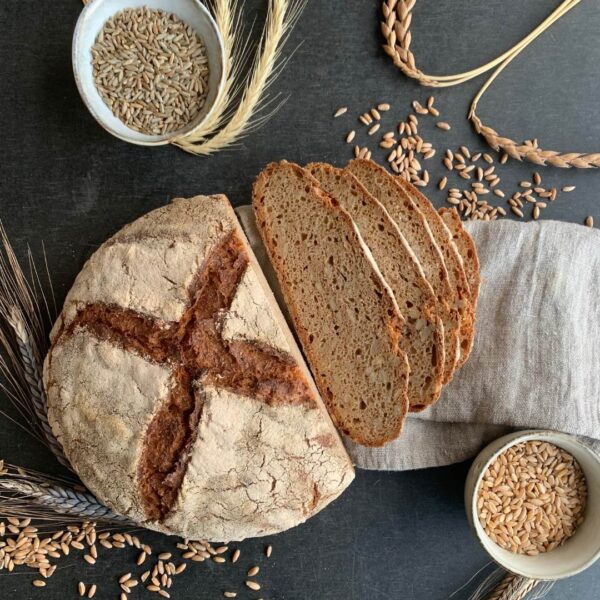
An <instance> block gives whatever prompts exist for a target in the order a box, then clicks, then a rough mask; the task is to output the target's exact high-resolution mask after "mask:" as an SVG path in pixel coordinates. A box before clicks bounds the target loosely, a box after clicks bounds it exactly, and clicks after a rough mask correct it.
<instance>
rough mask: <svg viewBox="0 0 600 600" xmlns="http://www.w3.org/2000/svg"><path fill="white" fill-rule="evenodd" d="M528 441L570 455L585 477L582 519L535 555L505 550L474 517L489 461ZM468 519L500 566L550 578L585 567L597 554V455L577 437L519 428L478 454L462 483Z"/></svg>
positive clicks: (599, 493) (599, 471)
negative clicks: (555, 543) (563, 538)
mask: <svg viewBox="0 0 600 600" xmlns="http://www.w3.org/2000/svg"><path fill="white" fill-rule="evenodd" d="M528 440H542V441H544V442H549V443H551V444H554V445H555V446H558V447H560V448H563V449H564V450H566V451H567V452H569V453H570V454H572V455H573V456H574V457H575V458H576V459H577V461H578V462H579V465H580V466H581V469H582V470H583V473H584V475H585V477H586V479H587V485H588V500H587V508H586V513H585V520H584V522H583V523H582V524H581V525H580V526H579V527H578V528H577V530H576V531H575V533H574V534H573V536H572V537H571V538H569V539H568V540H567V541H566V542H565V543H564V544H563V545H562V546H560V547H559V548H557V549H556V550H552V551H550V552H546V553H544V554H539V555H537V556H522V555H520V554H515V553H513V552H509V551H508V550H504V549H503V548H501V547H500V546H498V545H497V544H495V543H494V542H493V541H492V540H491V539H490V538H489V537H488V536H487V534H486V533H485V531H484V529H483V527H482V526H481V524H480V522H479V519H478V518H477V490H478V489H479V484H480V483H481V480H482V478H483V475H484V473H485V471H486V470H487V468H488V467H489V466H490V464H491V463H492V462H493V461H494V460H495V459H496V458H497V457H498V456H499V455H500V454H502V452H504V451H505V450H506V449H507V448H509V447H511V446H514V445H516V444H520V443H521V442H526V441H528ZM465 507H466V510H467V518H468V520H469V524H470V525H471V528H472V529H473V531H474V533H475V535H476V536H477V539H478V540H479V542H480V543H481V545H482V546H483V547H484V549H485V550H486V552H487V553H488V554H489V555H490V556H491V557H492V558H493V559H494V560H495V561H496V562H497V563H498V564H500V565H501V566H502V567H504V568H505V569H507V570H508V571H511V572H512V573H515V574H517V575H521V576H523V577H528V578H530V579H542V580H553V579H562V578H564V577H570V576H571V575H575V574H576V573H579V572H581V571H583V570H584V569H587V567H589V566H590V565H591V564H592V563H594V562H595V561H596V560H597V559H598V558H599V557H600V458H599V457H598V456H597V455H596V454H595V453H594V452H592V451H591V450H590V449H589V448H588V447H587V446H585V445H583V444H582V443H581V442H580V441H579V440H578V439H577V438H575V437H573V436H570V435H567V434H564V433H558V432H555V431H535V430H531V431H518V432H515V433H511V434H508V435H505V436H504V437H501V438H499V439H497V440H496V441H495V442H492V443H491V444H490V445H489V446H487V447H486V448H484V449H483V450H482V451H481V452H480V454H479V455H478V456H477V458H476V459H475V461H474V462H473V464H472V465H471V469H470V470H469V474H468V475H467V482H466V485H465Z"/></svg>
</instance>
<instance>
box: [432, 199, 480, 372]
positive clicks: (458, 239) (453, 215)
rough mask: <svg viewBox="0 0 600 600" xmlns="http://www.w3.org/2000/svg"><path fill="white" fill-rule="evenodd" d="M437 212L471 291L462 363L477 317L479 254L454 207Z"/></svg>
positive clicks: (466, 356) (471, 338)
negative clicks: (470, 322) (470, 321)
mask: <svg viewBox="0 0 600 600" xmlns="http://www.w3.org/2000/svg"><path fill="white" fill-rule="evenodd" d="M439 213H440V215H441V217H442V219H443V221H444V223H445V224H446V226H447V227H448V229H450V232H451V233H452V239H453V240H454V243H455V244H456V247H457V249H458V252H459V253H460V255H461V257H462V261H463V268H464V270H465V275H466V276H467V281H468V282H469V289H470V291H471V305H472V307H473V335H471V337H470V339H468V340H467V343H466V344H465V347H464V348H463V349H461V361H460V363H459V364H461V365H462V364H464V362H465V360H467V358H468V357H469V354H470V353H471V350H472V349H473V342H474V340H475V335H474V332H475V321H476V319H477V300H478V298H479V288H480V286H481V277H480V273H479V256H478V255H477V248H476V247H475V242H474V241H473V238H472V237H471V236H470V235H469V233H468V232H467V230H466V229H465V228H464V227H463V224H462V221H461V219H460V216H459V214H458V211H457V210H456V209H455V208H440V210H439Z"/></svg>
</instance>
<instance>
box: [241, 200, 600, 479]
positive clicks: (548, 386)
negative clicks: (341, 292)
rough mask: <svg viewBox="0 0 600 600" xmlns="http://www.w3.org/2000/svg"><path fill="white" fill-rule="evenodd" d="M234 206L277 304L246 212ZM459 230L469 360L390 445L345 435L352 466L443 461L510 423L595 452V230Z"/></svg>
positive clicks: (598, 247) (598, 340) (477, 226)
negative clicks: (466, 264) (469, 269)
mask: <svg viewBox="0 0 600 600" xmlns="http://www.w3.org/2000/svg"><path fill="white" fill-rule="evenodd" d="M237 210H238V216H239V218H240V221H241V222H242V225H243V227H244V229H245V231H246V233H247V235H248V238H249V240H250V243H251V245H252V247H253V248H254V250H255V252H256V254H257V257H258V259H259V261H260V262H261V264H262V266H263V269H264V270H265V273H266V275H267V277H268V279H269V282H270V283H271V285H272V286H273V288H274V289H275V290H277V293H276V295H277V297H278V300H279V302H280V305H281V306H284V305H283V303H282V302H281V296H280V295H278V294H279V292H278V288H277V284H276V280H275V278H274V274H273V271H272V269H271V267H270V265H269V263H268V260H267V257H266V252H265V250H264V247H262V243H261V240H260V236H259V235H258V232H257V230H256V226H255V224H254V221H253V215H252V211H251V209H250V207H241V208H239V209H237ZM465 226H466V227H467V229H468V231H469V233H470V234H471V235H472V236H473V239H474V240H475V245H476V246H477V251H478V254H479V260H480V263H481V292H480V297H479V303H478V306H477V324H476V336H475V344H474V347H473V351H472V353H471V356H470V358H469V360H468V361H467V363H466V364H465V366H464V367H463V368H462V369H461V370H460V371H458V372H457V373H455V375H454V379H453V381H452V382H451V383H450V384H449V385H448V386H446V387H445V388H444V391H443V392H442V396H441V398H440V400H439V402H438V403H437V404H436V405H435V406H433V407H431V408H429V409H427V410H425V411H423V412H422V413H418V414H416V415H411V416H410V417H409V418H408V419H407V421H406V423H405V427H404V430H403V433H402V435H401V436H400V437H399V438H398V439H397V440H396V441H394V442H391V443H389V444H387V445H386V446H384V447H382V448H365V447H363V446H359V445H358V444H355V443H353V442H352V441H351V440H345V442H346V447H347V448H348V452H349V453H350V455H351V456H352V458H353V459H354V461H355V462H356V465H357V466H358V467H362V468H366V469H380V470H394V471H397V470H405V469H418V468H424V467H432V466H442V465H448V464H451V463H455V462H459V461H462V460H466V459H467V458H470V457H472V456H473V455H475V454H476V453H477V452H478V451H479V449H480V448H481V447H482V446H483V445H484V444H485V443H487V442H488V441H491V440H492V439H495V438H497V437H499V436H500V435H502V434H503V433H506V432H507V431H510V430H511V429H514V428H534V429H555V430H560V431H564V432H566V433H571V434H575V435H578V436H582V437H585V438H587V440H586V441H587V442H588V443H589V445H590V446H591V447H592V448H593V449H595V450H596V451H598V452H600V369H599V368H598V367H599V365H598V363H596V360H598V359H600V302H599V299H600V231H598V230H595V229H590V228H588V227H583V226H580V225H574V224H571V223H560V222H557V221H540V222H531V223H518V222H515V221H509V220H502V221H495V222H469V223H465Z"/></svg>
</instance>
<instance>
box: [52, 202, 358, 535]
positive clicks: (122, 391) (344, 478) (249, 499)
mask: <svg viewBox="0 0 600 600" xmlns="http://www.w3.org/2000/svg"><path fill="white" fill-rule="evenodd" d="M228 240H229V241H232V240H233V243H229V242H228ZM228 243H229V245H228ZM228 248H229V251H230V254H231V252H232V249H234V250H235V251H236V252H241V254H240V257H241V258H243V259H244V260H243V261H241V262H239V261H237V262H236V260H237V259H236V255H235V253H234V255H233V256H232V257H230V261H231V264H234V263H235V264H237V265H238V267H237V268H238V271H239V279H237V280H236V282H235V284H232V283H231V282H229V285H230V288H231V289H230V291H231V292H232V293H231V302H230V304H229V305H228V308H227V309H226V310H223V311H221V312H219V313H218V317H217V318H216V319H215V320H214V322H215V331H216V334H215V335H218V337H220V339H221V340H223V344H224V346H223V347H227V348H229V350H228V352H230V355H229V360H230V361H231V360H232V358H231V356H234V357H236V360H237V359H239V360H242V362H241V363H240V364H241V374H242V375H243V381H242V382H241V383H239V382H229V381H227V377H231V374H228V373H227V372H225V373H224V375H223V381H224V382H225V383H222V382H221V378H220V375H219V373H218V372H214V369H213V370H210V369H209V370H208V371H207V372H206V374H205V373H204V371H198V372H196V373H195V375H194V378H193V381H191V382H190V392H189V395H187V396H186V395H184V399H185V400H186V401H187V402H191V403H192V405H193V404H194V402H195V403H196V404H195V406H196V409H199V410H197V411H196V412H195V413H192V412H190V413H189V415H193V414H197V415H198V420H197V425H196V426H195V428H192V429H191V431H189V432H187V434H186V435H188V437H189V441H188V442H186V444H184V445H182V446H181V448H182V449H181V452H180V456H179V458H178V461H179V462H177V463H176V464H178V465H179V466H180V467H182V468H181V470H180V471H179V472H180V473H181V483H180V485H179V487H178V488H177V489H176V494H175V496H174V497H173V498H174V500H173V502H172V503H171V504H169V506H168V510H166V511H165V514H161V516H160V518H158V517H156V516H153V517H150V516H149V514H150V513H149V512H148V502H149V500H148V493H147V490H146V488H145V487H144V484H145V481H144V478H143V477H142V476H141V473H143V472H144V471H142V470H141V469H142V468H148V465H150V466H151V467H152V465H154V464H155V463H153V462H152V460H149V459H148V452H149V450H148V443H149V442H148V440H150V441H152V440H154V439H155V438H153V437H152V436H153V435H154V436H156V435H157V434H156V428H157V427H158V428H159V429H160V425H161V419H162V418H163V417H162V415H163V412H164V410H165V407H166V405H167V403H172V402H173V401H174V400H173V398H175V399H177V394H179V393H180V391H181V390H179V388H177V386H180V387H182V386H183V384H184V383H185V382H186V381H187V379H186V378H185V377H183V378H182V376H181V369H182V368H183V367H182V366H181V365H184V366H185V365H188V363H189V362H190V358H189V357H188V359H187V360H188V362H187V363H185V362H184V363H181V364H180V363H177V361H175V363H171V362H170V358H169V356H166V358H165V357H164V356H163V354H165V348H164V347H163V346H164V345H165V343H166V342H165V341H164V340H165V339H166V340H170V339H172V338H173V336H174V335H175V334H176V333H177V331H178V329H177V327H178V326H180V324H181V323H182V322H184V321H185V319H188V318H190V314H191V316H192V318H194V315H195V314H196V313H194V312H192V313H190V311H191V310H192V308H193V306H195V305H192V300H191V298H199V297H201V296H198V294H199V293H201V291H202V290H200V292H198V290H197V289H196V287H195V286H199V287H200V288H202V286H204V287H206V288H210V286H225V284H226V283H227V280H226V278H225V279H223V281H221V280H219V279H218V275H219V273H220V272H221V271H222V269H219V268H218V267H219V264H220V263H219V262H218V260H221V259H222V260H223V261H224V260H225V258H227V249H228ZM219 252H221V253H222V254H223V257H221V255H220V254H219ZM215 256H216V257H217V259H218V260H217V259H215ZM211 260H217V262H216V263H215V266H214V269H213V271H212V272H213V276H210V277H213V279H214V277H217V279H214V281H216V283H213V279H211V278H210V277H209V276H207V277H208V279H206V281H208V284H207V283H206V281H204V280H202V279H200V280H199V279H198V277H199V275H198V274H199V273H200V274H202V273H203V272H204V271H203V269H204V270H206V269H208V268H209V267H207V265H209V266H210V264H211V262H210V261H211ZM223 264H224V265H225V264H226V263H225V262H223ZM223 268H225V267H223ZM207 272H210V271H207ZM214 274H216V275H214ZM203 281H204V283H202V282H203ZM198 282H199V283H198ZM232 286H233V287H232ZM211 289H212V288H211ZM224 289H225V287H223V289H221V288H218V291H217V292H215V294H216V297H220V295H222V293H225V292H223V290H224ZM201 304H202V303H201ZM202 308H203V307H202V306H200V309H202ZM194 310H196V309H194ZM198 314H199V313H198ZM115 315H116V316H115ZM198 318H199V317H198ZM111 319H112V320H111ZM118 327H121V328H123V329H124V331H125V330H127V331H128V329H127V328H131V331H132V332H135V335H133V334H132V337H134V338H135V337H136V335H137V336H138V337H139V340H138V341H137V342H136V343H138V345H137V346H136V345H135V344H133V343H130V342H129V341H127V340H126V339H125V338H123V335H122V332H120V331H117V330H118ZM113 330H114V331H113ZM194 331H195V330H193V329H192V334H193V332H194ZM106 332H108V333H109V334H110V335H108V334H107V333H106ZM140 332H150V333H147V334H146V333H144V335H145V337H144V335H142V334H141V333H140ZM193 335H195V334H193ZM193 335H192V337H193ZM161 336H162V337H161ZM169 336H171V337H169ZM122 338H123V340H125V341H122ZM136 339H137V338H136ZM161 340H162V341H161ZM52 342H53V344H52V347H51V350H50V352H49V354H48V356H47V357H46V361H45V364H44V382H45V386H46V390H47V394H48V405H49V418H50V424H51V426H52V429H53V431H54V433H55V434H56V436H57V437H58V439H59V440H60V442H61V443H62V444H63V447H64V450H65V454H66V455H67V457H68V458H69V460H70V462H71V463H72V465H73V467H74V468H75V470H76V471H77V473H78V474H79V476H80V477H81V479H82V481H83V482H84V484H85V485H86V486H87V487H88V488H89V489H90V490H91V491H92V492H93V493H94V494H95V495H96V496H97V497H98V498H99V499H100V500H101V501H103V502H104V503H105V504H107V505H108V506H110V507H111V508H113V509H114V510H116V511H117V512H119V513H121V514H124V515H127V516H129V517H130V518H131V519H133V520H134V521H136V522H139V523H142V524H144V525H145V526H147V527H149V528H151V529H155V530H158V531H163V532H166V533H170V534H176V535H181V536H185V537H189V538H196V539H211V540H225V539H243V538H245V537H248V536H254V535H264V534H267V533H275V532H277V531H282V530H284V529H287V528H289V527H292V526H294V525H297V524H299V523H302V522H303V521H305V520H306V519H307V518H308V517H310V516H311V515H313V514H314V513H316V512H317V511H318V510H320V509H321V508H323V507H324V506H325V505H326V504H327V503H328V502H330V501H331V500H333V499H334V498H335V497H337V496H338V495H339V494H340V493H341V492H342V491H343V490H344V489H345V488H346V487H347V486H348V485H349V483H350V482H351V481H352V479H353V476H354V475H353V468H352V465H351V463H350V460H349V458H348V456H347V454H346V452H345V450H344V448H343V445H342V443H341V440H340V438H339V436H338V434H337V432H336V431H335V428H334V427H333V424H332V423H331V420H330V418H329V416H328V414H327V412H326V410H325V408H324V406H323V404H322V401H321V400H320V398H319V396H318V393H317V392H316V388H315V385H314V383H313V381H312V379H311V378H310V375H309V372H308V370H307V368H306V366H305V365H304V363H303V361H302V358H301V354H300V352H299V350H298V348H297V346H296V344H295V342H294V340H293V337H292V335H291V333H290V331H289V329H288V328H287V326H286V324H285V320H284V319H283V317H282V315H281V313H280V312H279V309H278V307H277V305H276V303H275V301H274V299H273V296H272V294H271V292H270V290H269V289H268V286H267V284H266V282H265V280H264V276H263V275H262V273H261V272H260V270H259V267H258V264H257V262H256V259H255V258H254V256H253V255H252V252H251V250H250V249H249V246H248V244H247V242H246V240H245V237H244V234H243V233H242V231H241V228H240V227H239V225H238V223H237V220H236V217H235V214H234V213H233V210H232V209H231V206H230V205H229V203H228V201H227V199H226V198H225V197H224V196H212V197H197V198H193V199H190V200H177V201H175V202H173V203H172V204H170V205H169V206H166V207H163V208H161V209H158V210H156V211H153V212H151V213H149V214H148V215H145V216H144V217H142V218H141V219H138V220H137V221H135V222H134V223H132V224H131V225H128V226H126V227H124V228H123V229H122V230H121V231H120V232H118V233H117V234H116V235H115V236H113V237H112V238H111V239H110V240H108V241H107V242H106V243H105V244H103V245H102V246H101V247H100V248H99V249H98V251H97V252H96V253H95V254H94V255H93V256H92V257H91V258H90V260H89V261H88V262H87V263H86V265H85V266H84V268H83V270H82V272H81V273H80V274H79V276H78V277H77V279H76V282H75V284H74V286H73V288H72V289H71V291H70V292H69V294H68V296H67V300H66V302H65V307H64V309H63V312H62V314H61V316H60V318H59V320H58V321H57V323H56V325H55V327H54V329H53V332H52ZM159 342H160V343H159ZM144 344H147V345H148V350H147V352H146V350H144V349H143V348H142V346H143V345H144ZM160 344H163V346H161V345H160ZM182 348H183V347H182ZM191 348H194V346H191ZM253 349H255V350H253ZM142 350H143V351H142ZM188 350H189V348H188ZM211 350H212V348H211ZM178 351H179V350H178ZM180 351H181V352H183V349H181V350H180ZM207 352H208V350H207ZM248 353H249V354H248ZM207 356H209V355H208V354H207ZM240 357H241V358H240ZM265 357H266V358H265ZM191 358H192V359H193V358H194V357H193V356H192V357H191ZM197 358H198V363H199V364H201V363H202V359H204V357H203V356H198V357H197ZM209 358H210V357H209ZM225 358H226V357H225ZM178 360H179V359H178ZM206 360H208V358H207V359H206ZM244 361H246V362H244ZM252 361H255V363H252ZM256 361H258V362H256ZM261 361H263V362H264V361H266V363H265V364H264V365H263V366H261V365H262V363H261ZM217 363H218V361H217ZM224 364H227V361H225V363H224ZM249 364H257V365H258V367H259V369H260V370H263V371H264V372H263V376H264V377H267V380H266V381H265V382H263V383H262V384H261V379H260V373H258V374H255V373H252V372H250V371H251V369H250V368H249V367H247V365H249ZM177 365H179V366H177ZM244 367H247V370H246V371H245V370H244ZM186 368H187V367H186ZM224 368H225V367H224ZM188 370H189V369H188ZM279 371H281V372H282V374H281V375H278V377H279V379H275V380H270V379H268V378H269V377H274V375H269V373H273V372H276V373H279ZM254 375H256V382H255V384H252V382H251V383H250V384H248V383H247V382H246V379H248V378H249V377H250V378H252V377H253V376H254ZM258 384H260V385H258ZM220 385H225V386H226V387H225V388H223V387H219V386H220ZM253 385H254V387H253ZM257 385H258V387H257ZM227 386H229V387H227ZM236 386H237V387H236ZM244 386H247V388H248V390H250V391H252V390H256V395H253V393H245V392H244V393H242V391H239V390H246V387H244ZM236 390H237V391H236ZM180 408H181V407H180ZM196 409H194V410H196ZM181 410H183V409H182V408H181ZM187 410H190V409H189V407H188V409H187ZM186 419H187V421H189V422H190V423H191V421H192V420H193V418H192V417H191V416H188V417H186ZM190 427H191V425H190ZM159 459H160V457H158V458H156V457H154V459H153V460H154V461H156V460H159ZM275 480H276V484H274V485H273V487H272V486H271V483H273V482H275ZM265 481H269V482H271V483H270V484H269V485H268V486H267V485H265V484H264V482H265ZM230 483H231V484H232V485H230ZM157 489H161V488H157ZM245 490H247V492H248V495H245V494H246V491H245ZM240 494H244V495H245V498H246V499H245V500H244V501H242V500H241V499H240ZM210 507H212V509H209V508H210ZM216 507H217V508H216Z"/></svg>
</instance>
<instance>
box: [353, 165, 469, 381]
mask: <svg viewBox="0 0 600 600" xmlns="http://www.w3.org/2000/svg"><path fill="white" fill-rule="evenodd" d="M346 170H347V171H348V172H350V173H352V175H354V176H355V177H356V178H357V179H358V180H359V181H360V183H361V184H362V185H363V186H364V187H365V188H366V189H367V190H368V192H369V193H370V194H371V195H372V196H374V197H375V198H377V200H379V202H380V203H381V204H382V205H383V206H384V207H385V209H386V210H387V211H388V214H389V215H390V217H391V218H392V219H393V220H394V222H395V223H396V225H397V226H398V228H399V229H400V231H401V232H402V235H403V236H404V237H405V239H406V241H407V242H408V243H409V245H410V247H411V248H412V249H413V251H414V253H415V255H416V256H417V259H418V261H419V263H420V265H421V267H422V269H423V272H424V273H425V277H426V278H427V280H428V281H429V283H430V284H431V287H432V288H433V291H434V293H435V295H436V297H437V300H438V305H439V306H440V307H441V308H442V309H443V310H444V312H443V317H442V321H443V325H444V346H445V354H444V357H445V359H444V383H448V382H449V381H450V380H451V379H452V373H453V372H454V368H455V366H456V363H457V361H458V358H459V353H460V348H459V334H460V326H461V315H460V311H459V310H458V308H457V307H456V302H457V294H456V290H455V289H454V288H453V287H452V286H451V285H450V279H449V275H448V271H447V269H446V265H445V262H444V258H443V256H442V253H441V251H440V248H439V246H438V245H437V243H436V241H435V239H434V237H433V235H432V233H431V230H430V228H429V225H428V222H427V219H426V218H425V216H424V215H423V213H422V212H421V211H420V210H419V209H418V208H417V206H416V205H415V203H414V202H413V201H412V200H411V199H410V198H409V196H408V195H407V194H406V193H405V192H404V191H403V189H402V188H401V187H400V185H399V184H398V182H397V181H396V178H394V177H392V176H391V175H389V174H388V173H387V171H385V169H383V168H381V167H380V166H378V165H376V164H375V163H374V162H372V161H370V160H361V159H357V160H352V161H350V162H349V163H348V166H347V167H346Z"/></svg>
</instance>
